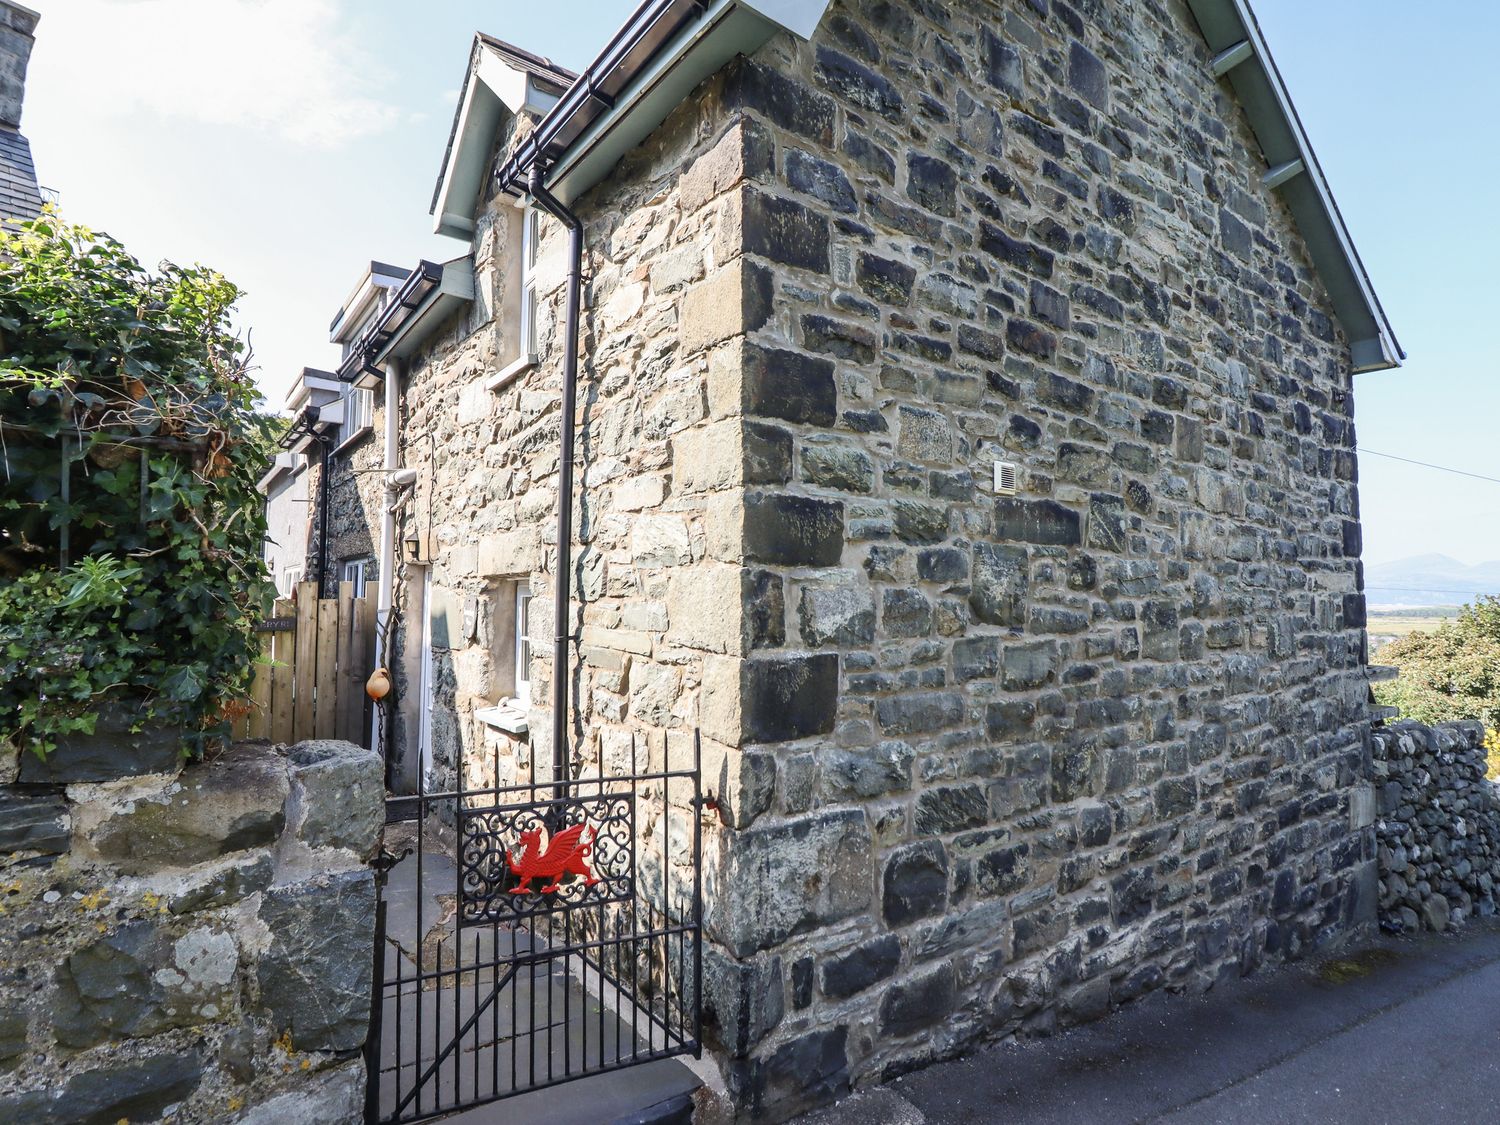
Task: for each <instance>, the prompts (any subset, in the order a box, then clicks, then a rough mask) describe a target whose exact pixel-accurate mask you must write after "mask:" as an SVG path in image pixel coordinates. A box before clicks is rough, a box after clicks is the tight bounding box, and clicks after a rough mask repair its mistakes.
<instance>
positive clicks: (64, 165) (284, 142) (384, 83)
mask: <svg viewBox="0 0 1500 1125" xmlns="http://www.w3.org/2000/svg"><path fill="white" fill-rule="evenodd" d="M31 3H32V6H33V7H36V8H39V9H40V11H41V12H42V22H41V25H40V27H39V28H38V42H37V47H36V52H35V54H34V56H33V61H32V69H31V76H30V81H29V84H28V93H27V104H26V111H25V118H24V120H23V122H22V128H23V131H24V132H25V133H26V134H27V135H28V136H29V137H30V138H31V142H32V146H33V149H34V151H35V155H36V161H37V168H38V173H39V175H40V178H41V180H42V183H43V184H44V185H45V186H48V187H51V188H54V189H56V190H58V191H59V192H60V193H61V197H62V203H63V206H64V208H65V210H66V212H67V214H68V215H69V216H70V217H71V218H74V219H76V220H78V221H83V222H87V223H89V224H90V225H93V226H96V227H99V228H102V229H106V230H108V231H110V232H111V233H112V234H114V235H115V236H117V237H119V238H121V239H123V240H124V241H125V242H126V244H127V245H128V246H130V247H131V248H132V249H133V250H134V251H135V252H136V253H137V254H139V255H140V256H142V257H143V258H146V259H148V260H150V259H155V258H161V257H169V258H176V259H180V260H184V261H194V260H196V261H203V262H206V263H209V264H211V265H214V266H216V267H217V268H219V269H221V270H223V271H224V272H225V273H226V274H228V275H229V276H230V277H231V278H232V279H233V280H234V281H236V282H237V283H238V284H240V285H241V286H242V287H243V288H244V289H245V290H246V291H247V296H246V298H245V300H244V302H243V304H242V321H243V323H244V325H245V326H246V327H248V328H249V329H250V331H251V339H252V343H253V344H254V347H255V350H256V354H257V356H258V358H259V361H260V363H261V364H262V371H261V372H260V379H261V383H262V386H263V387H264V389H265V391H266V394H267V396H268V397H269V398H270V399H271V400H272V402H274V403H278V404H279V402H280V400H281V399H282V397H283V396H284V395H285V392H286V388H287V386H288V385H289V383H290V381H291V379H292V377H293V376H294V375H295V373H296V371H297V370H298V369H300V368H301V367H302V366H303V365H308V366H319V365H324V366H326V365H329V364H331V363H333V362H334V361H335V358H336V356H335V352H334V350H333V349H332V347H331V346H330V345H329V344H328V343H327V328H328V323H329V321H330V320H331V319H332V317H333V314H334V313H335V312H336V311H337V307H338V304H339V302H340V300H341V299H342V298H343V296H344V295H345V294H346V293H347V292H348V290H349V289H350V288H351V287H352V285H353V284H354V282H355V280H356V279H357V277H358V274H359V272H360V270H361V268H362V265H363V263H364V262H366V261H368V260H369V259H370V258H380V259H383V260H386V261H390V262H395V263H399V264H410V263H412V262H414V261H415V260H416V259H417V258H418V257H422V256H426V257H429V258H445V257H451V256H452V255H454V254H456V253H459V252H461V251H462V246H461V245H460V244H459V243H457V242H454V241H453V240H451V239H443V238H438V237H437V236H435V235H433V234H432V233H431V219H430V217H429V216H428V214H427V207H428V203H429V201H430V198H431V193H432V184H433V180H434V179H435V177H436V175H437V170H438V165H439V161H440V159H441V156H442V151H443V146H444V144H445V142H446V139H447V132H448V126H449V122H450V120H451V118H452V113H453V106H454V99H455V98H456V95H457V91H458V86H459V84H460V82H461V81H462V79H463V71H464V64H465V60H466V58H467V51H468V45H469V41H470V39H471V37H472V34H473V32H474V30H475V29H476V28H483V29H484V30H486V31H489V32H490V33H492V34H495V35H498V36H500V37H502V38H505V39H509V40H511V41H512V42H515V43H517V44H519V45H521V46H524V47H528V48H530V49H532V50H535V51H537V52H539V53H541V54H544V55H548V56H550V57H551V58H552V59H553V60H554V61H556V62H558V63H560V64H562V65H564V66H570V67H573V68H575V69H576V68H578V67H580V66H582V65H583V64H584V63H586V62H587V61H588V60H589V59H590V58H591V57H592V56H593V55H594V53H595V52H596V51H597V50H598V48H599V47H600V46H601V45H602V44H603V43H604V41H605V40H606V39H607V38H608V36H609V34H610V32H611V31H613V29H614V28H615V27H616V26H617V25H618V24H619V23H620V22H621V20H622V19H623V18H624V16H625V15H626V14H627V13H628V12H629V10H630V9H631V8H632V7H633V6H634V5H633V2H632V0H569V2H568V3H557V2H554V3H542V4H534V3H524V4H523V3H519V2H515V0H504V2H502V0H440V2H434V3H427V4H412V3H410V0H400V2H398V0H212V2H209V3H205V2H203V0H31ZM1254 7H1255V10H1256V12H1257V13H1258V15H1259V17H1260V20H1261V24H1262V28H1263V30H1264V32H1265V34H1266V37H1267V39H1268V40H1269V42H1270V45H1271V48H1272V50H1273V52H1274V53H1275V55H1276V59H1277V62H1278V64H1279V65H1280V67H1281V70H1282V74H1283V76H1284V77H1285V78H1286V81H1287V83H1288V85H1289V86H1290V88H1291V91H1292V95H1293V97H1294V99H1295V100H1296V103H1297V108H1298V110H1299V112H1300V114H1301V116H1302V120H1303V123H1304V125H1305V126H1306V128H1307V131H1308V133H1309V135H1310V136H1311V138H1312V141H1313V144H1314V146H1315V147H1316V149H1317V152H1318V156H1319V159H1320V160H1321V162H1322V164H1323V168H1324V171H1325V172H1326V173H1327V175H1328V179H1329V181H1330V183H1331V184H1332V186H1333V189H1334V192H1335V194H1336V195H1337V197H1338V200H1339V205H1340V207H1341V208H1342V210H1343V213H1344V217H1345V220H1346V221H1347V223H1348V225H1349V228H1350V230H1351V231H1352V233H1353V235H1354V239H1355V242H1356V244H1357V245H1358V247H1359V250H1360V253H1361V255H1362V256H1363V258H1364V261H1365V265H1366V266H1367V268H1368V269H1369V272H1370V275H1371V277H1372V278H1373V279H1374V282H1375V286H1376V289H1377V291H1378V292H1379V293H1380V296H1381V299H1382V301H1383V302H1384V304H1385V307H1386V311H1387V313H1388V314H1389V315H1390V318H1391V320H1392V322H1393V323H1394V324H1395V327H1396V332H1397V334H1398V336H1399V337H1400V339H1401V343H1402V344H1403V346H1404V347H1405V348H1406V351H1407V353H1408V355H1409V357H1410V358H1409V359H1408V361H1407V364H1406V366H1405V367H1403V368H1401V369H1399V370H1396V371H1392V372H1382V373H1371V374H1365V375H1361V376H1359V377H1358V378H1357V380H1356V384H1355V398H1356V403H1357V420H1358V424H1359V434H1360V443H1361V445H1363V446H1366V447H1368V448H1370V449H1372V450H1380V451H1383V452H1387V453H1394V454H1398V455H1401V456H1405V457H1409V458H1413V459H1416V460H1421V461H1431V462H1435V463H1438V464H1444V465H1450V466H1453V467H1455V468H1460V469H1467V470H1469V471H1472V472H1478V473H1487V474H1490V475H1494V476H1500V465H1495V464H1494V461H1495V458H1494V457H1493V456H1492V455H1491V454H1492V450H1493V449H1494V448H1495V446H1496V444H1497V433H1500V431H1497V420H1500V383H1497V380H1496V378H1495V374H1496V372H1495V370H1494V368H1495V360H1494V358H1493V357H1492V355H1491V354H1490V353H1489V352H1488V351H1487V350H1486V348H1485V346H1484V344H1483V340H1484V335H1483V333H1484V332H1485V331H1486V330H1487V329H1488V328H1489V326H1490V324H1491V323H1492V322H1493V321H1494V320H1495V319H1496V311H1495V310H1496V305H1497V303H1500V302H1497V300H1496V298H1497V294H1496V283H1495V280H1494V278H1495V269H1494V265H1493V263H1494V262H1495V261H1496V259H1497V251H1500V224H1497V223H1496V222H1495V221H1494V219H1493V217H1492V215H1491V213H1490V211H1489V202H1490V200H1489V197H1490V196H1492V195H1494V194H1495V185H1496V184H1497V183H1500V151H1497V146H1496V145H1495V144H1494V143H1492V142H1493V140H1494V138H1495V137H1496V135H1497V132H1500V130H1497V126H1496V124H1495V122H1496V121H1497V120H1500V113H1497V110H1500V105H1497V104H1496V103H1497V101H1500V97H1497V95H1496V93H1495V88H1494V85H1493V83H1492V82H1490V81H1489V79H1488V75H1489V74H1490V72H1491V71H1492V69H1493V59H1492V57H1491V52H1490V51H1489V49H1488V46H1489V44H1491V43H1493V42H1494V41H1495V38H1496V34H1497V33H1500V5H1491V4H1480V3H1476V2H1469V3H1464V4H1461V5H1458V6H1457V7H1456V8H1455V9H1454V10H1452V11H1450V13H1449V18H1446V19H1423V18H1417V17H1415V16H1414V15H1413V14H1412V11H1413V10H1412V7H1411V5H1410V4H1409V3H1407V2H1400V3H1398V2H1397V0H1316V2H1309V0H1255V4H1254ZM1460 13H1461V17H1460ZM1360 469H1361V498H1362V504H1363V510H1364V521H1365V556H1366V558H1367V560H1369V561H1372V562H1379V561H1382V560H1386V559H1391V558H1398V557H1401V556H1405V555H1414V554H1424V553H1428V552H1434V551H1436V552H1442V553H1445V554H1449V555H1452V556H1454V557H1456V558H1459V559H1461V560H1463V561H1466V562H1471V563H1472V562H1479V561H1482V560H1486V559H1500V484H1490V483H1486V482H1482V481H1477V480H1471V479H1468V478H1464V477H1459V476H1453V475H1451V474H1447V473H1440V472H1434V471H1432V470H1428V469H1423V468H1418V467H1416V466H1412V465H1405V464H1400V463H1397V462H1391V461H1385V460H1383V459H1381V458H1378V457H1375V456H1366V457H1363V458H1362V459H1361V466H1360Z"/></svg>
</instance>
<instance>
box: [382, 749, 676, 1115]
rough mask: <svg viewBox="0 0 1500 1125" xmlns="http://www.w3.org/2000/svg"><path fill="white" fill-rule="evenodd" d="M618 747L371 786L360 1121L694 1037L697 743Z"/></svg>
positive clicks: (533, 1084)
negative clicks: (677, 747) (403, 785)
mask: <svg viewBox="0 0 1500 1125" xmlns="http://www.w3.org/2000/svg"><path fill="white" fill-rule="evenodd" d="M630 759H631V760H630V761H629V763H628V765H626V764H623V763H622V765H623V766H624V769H625V770H626V771H628V772H621V773H619V774H618V775H611V774H608V773H606V771H605V769H604V768H603V767H604V762H603V761H602V760H601V762H600V763H599V766H600V768H599V770H598V771H597V773H595V774H594V775H593V776H588V775H584V776H578V777H572V778H569V779H568V780H567V781H565V782H554V781H552V780H550V779H548V780H542V781H534V782H528V783H524V784H512V785H502V784H497V783H494V782H496V781H497V780H498V779H499V778H500V777H502V776H503V775H504V771H503V769H502V766H503V764H504V763H502V761H501V759H500V757H499V755H498V752H497V756H496V758H495V761H494V762H493V763H492V765H493V768H492V770H491V771H489V773H488V775H487V780H488V781H489V782H491V784H488V786H487V787H473V786H469V787H464V786H463V784H462V782H461V781H460V784H459V787H458V788H455V789H451V790H447V791H442V792H432V793H420V794H418V795H416V796H411V797H393V798H390V799H389V800H388V802H387V821H388V825H387V830H386V845H385V848H384V849H383V852H382V863H381V867H382V872H381V877H380V880H379V881H380V887H381V890H380V902H379V905H378V907H377V912H376V949H375V964H374V971H375V994H374V1010H373V1026H372V1029H371V1036H370V1043H369V1046H368V1048H367V1052H366V1055H367V1062H368V1065H369V1073H370V1084H369V1092H368V1096H367V1100H366V1120H367V1121H370V1122H404V1121H420V1120H425V1119H427V1118H431V1117H434V1116H438V1115H440V1114H446V1113H451V1112H453V1111H455V1110H460V1109H465V1108H468V1107H471V1106H476V1105H482V1104H484V1103H487V1102H493V1101H497V1100H499V1099H501V1098H505V1097H509V1096H511V1095H513V1094H520V1093H525V1092H527V1091H530V1090H538V1089H542V1088H545V1087H547V1086H553V1085H556V1084H558V1083H560V1082H567V1081H571V1080H573V1079H576V1078H583V1077H586V1076H589V1075H595V1074H602V1073H605V1072H607V1071H612V1070H618V1069H621V1068H623V1067H627V1066H633V1065H636V1064H639V1063H645V1062H650V1061H653V1060H655V1059H662V1058H668V1057H670V1056H673V1055H685V1054H691V1055H695V1056H696V1055H698V1054H699V1053H700V1048H699V1039H700V1025H701V1018H702V1017H701V1005H700V1001H699V997H700V994H701V983H702V957H703V950H702V876H701V868H702V824H701V814H702V810H703V797H702V792H701V784H700V766H701V750H700V747H699V743H698V739H697V737H696V736H695V737H694V739H693V748H692V763H691V767H690V768H689V767H687V766H684V767H683V768H680V769H672V768H671V767H670V760H668V761H663V762H661V763H652V764H651V765H648V766H646V767H645V768H642V767H641V766H640V764H639V763H638V762H637V761H636V758H635V751H634V750H632V751H631V754H630ZM653 767H659V768H653ZM465 772H467V771H464V770H459V771H458V774H459V778H460V779H462V777H463V775H464V774H465Z"/></svg>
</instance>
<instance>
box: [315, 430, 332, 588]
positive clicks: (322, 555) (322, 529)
mask: <svg viewBox="0 0 1500 1125" xmlns="http://www.w3.org/2000/svg"><path fill="white" fill-rule="evenodd" d="M318 444H319V445H321V446H322V447H323V467H322V469H321V470H320V471H319V473H318V493H319V496H318V507H319V509H320V511H319V513H318V597H320V598H326V597H327V596H328V520H329V517H330V515H331V514H332V513H330V512H329V510H328V496H329V480H328V457H329V454H330V453H331V452H332V449H333V442H332V441H331V440H330V439H329V437H328V435H327V434H322V435H320V436H319V438H318Z"/></svg>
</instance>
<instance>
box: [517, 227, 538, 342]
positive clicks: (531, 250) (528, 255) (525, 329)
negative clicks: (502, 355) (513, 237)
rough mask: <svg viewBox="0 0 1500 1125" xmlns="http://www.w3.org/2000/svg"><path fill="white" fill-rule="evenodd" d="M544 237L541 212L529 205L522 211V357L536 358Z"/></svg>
mask: <svg viewBox="0 0 1500 1125" xmlns="http://www.w3.org/2000/svg"><path fill="white" fill-rule="evenodd" d="M540 241H541V212H540V211H538V210H537V209H536V208H535V207H528V208H526V210H525V211H523V212H522V213H521V348H520V352H521V358H522V359H524V360H526V361H527V362H530V363H534V362H536V359H535V357H536V349H537V328H538V316H539V314H538V311H537V306H538V302H537V292H536V260H537V244H538V243H539V242H540Z"/></svg>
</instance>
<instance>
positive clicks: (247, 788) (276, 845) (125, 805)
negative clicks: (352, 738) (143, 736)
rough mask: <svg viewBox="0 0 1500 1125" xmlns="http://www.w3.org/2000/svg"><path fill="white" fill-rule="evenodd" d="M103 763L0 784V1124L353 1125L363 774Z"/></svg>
mask: <svg viewBox="0 0 1500 1125" xmlns="http://www.w3.org/2000/svg"><path fill="white" fill-rule="evenodd" d="M103 749H107V751H108V752H107V754H105V753H103V752H102V750H101V754H96V755H88V754H84V753H82V752H73V753H69V752H67V751H66V750H65V751H62V752H59V753H58V754H57V755H56V756H55V757H54V758H53V759H52V760H51V765H50V780H48V781H46V782H38V781H30V782H26V781H18V782H16V783H14V784H11V785H7V786H4V787H0V1120H3V1121H37V1122H42V1121H58V1122H64V1121H65V1122H70V1123H73V1125H115V1123H116V1122H119V1121H123V1120H129V1121H155V1120H159V1119H163V1118H170V1119H171V1120H172V1121H174V1122H182V1123H190V1122H210V1121H212V1122H256V1123H270V1122H278V1123H281V1122H297V1121H308V1122H311V1121H317V1122H330V1123H332V1122H350V1123H352V1122H356V1121H359V1120H361V1119H362V1114H363V1104H364V1087H365V1068H364V1061H363V1059H362V1057H361V1055H360V1049H361V1047H362V1046H363V1044H364V1042H365V1037H366V1033H367V1031H368V1028H369V1018H370V996H371V980H370V973H371V960H372V949H373V942H374V922H375V919H374V914H375V885H374V877H373V874H372V872H371V871H370V869H369V868H368V867H367V866H366V861H367V860H368V858H369V857H370V856H371V854H372V853H373V851H374V849H375V847H376V845H377V842H378V839H379V833H380V829H381V825H382V824H383V822H384V802H383V797H384V789H383V785H382V775H381V766H380V761H379V759H378V758H377V757H376V756H375V755H374V754H373V753H371V752H370V751H367V750H363V749H360V748H359V747H356V746H353V745H350V744H348V743H342V742H304V743H299V744H298V745H296V746H293V747H290V748H281V747H274V746H270V745H267V744H264V743H247V744H242V745H238V746H236V747H234V748H233V749H231V750H229V751H228V752H227V753H224V754H222V755H219V756H215V757H212V758H210V759H208V760H206V761H203V762H199V763H194V764H191V765H189V766H187V768H185V769H179V762H178V760H177V759H176V756H175V753H174V755H173V758H172V760H171V761H170V762H169V763H166V764H164V763H163V762H161V761H159V760H157V759H156V757H155V755H156V750H155V748H154V746H151V745H148V746H146V748H145V752H144V753H142V754H137V753H135V744H134V743H133V742H132V741H131V739H130V737H129V736H128V735H126V736H119V737H117V738H115V739H114V740H113V745H112V747H108V748H103ZM19 764H20V765H22V766H24V765H26V762H25V761H24V760H23V761H22V762H21V763H19ZM106 764H107V765H108V766H109V770H108V771H106V770H105V769H104V768H103V767H104V766H105V765H106ZM105 772H109V773H112V775H113V776H110V777H108V778H105V777H104V776H102V775H103V774H104V773H105ZM122 775H123V776H122Z"/></svg>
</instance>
